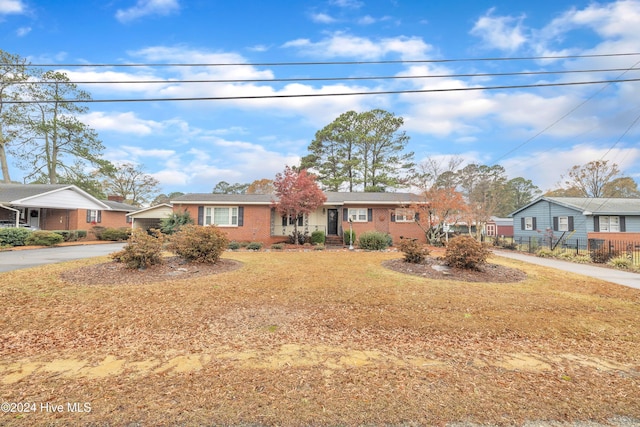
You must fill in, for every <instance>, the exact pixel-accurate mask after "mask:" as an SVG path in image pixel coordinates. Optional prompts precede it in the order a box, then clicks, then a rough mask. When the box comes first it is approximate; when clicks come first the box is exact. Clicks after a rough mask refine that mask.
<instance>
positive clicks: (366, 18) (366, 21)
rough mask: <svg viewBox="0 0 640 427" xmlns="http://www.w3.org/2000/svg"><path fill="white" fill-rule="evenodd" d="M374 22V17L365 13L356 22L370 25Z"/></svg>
mask: <svg viewBox="0 0 640 427" xmlns="http://www.w3.org/2000/svg"><path fill="white" fill-rule="evenodd" d="M375 23H376V19H375V18H374V17H373V16H371V15H365V16H363V17H361V18H359V19H358V24H360V25H371V24H375Z"/></svg>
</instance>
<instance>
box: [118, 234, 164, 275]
mask: <svg viewBox="0 0 640 427" xmlns="http://www.w3.org/2000/svg"><path fill="white" fill-rule="evenodd" d="M163 246H164V236H163V235H162V234H161V233H159V232H157V233H156V234H155V235H150V234H149V233H147V232H146V231H144V230H142V229H135V230H133V232H132V233H131V236H129V240H127V244H126V245H125V247H124V248H123V249H122V250H121V251H118V252H115V253H113V254H111V258H112V259H113V260H114V261H116V262H122V263H124V264H125V265H126V266H127V267H128V268H131V269H136V268H138V269H140V268H148V267H151V266H152V265H156V264H162V250H163Z"/></svg>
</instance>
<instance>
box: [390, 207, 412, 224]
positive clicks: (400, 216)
mask: <svg viewBox="0 0 640 427" xmlns="http://www.w3.org/2000/svg"><path fill="white" fill-rule="evenodd" d="M415 215H416V213H415V211H414V210H413V209H401V208H398V209H396V212H395V216H396V222H413V221H414V219H415Z"/></svg>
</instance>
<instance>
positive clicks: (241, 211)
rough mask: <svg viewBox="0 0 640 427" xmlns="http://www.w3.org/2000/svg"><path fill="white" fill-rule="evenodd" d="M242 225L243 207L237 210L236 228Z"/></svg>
mask: <svg viewBox="0 0 640 427" xmlns="http://www.w3.org/2000/svg"><path fill="white" fill-rule="evenodd" d="M243 225H244V206H240V207H239V208H238V227H242V226H243Z"/></svg>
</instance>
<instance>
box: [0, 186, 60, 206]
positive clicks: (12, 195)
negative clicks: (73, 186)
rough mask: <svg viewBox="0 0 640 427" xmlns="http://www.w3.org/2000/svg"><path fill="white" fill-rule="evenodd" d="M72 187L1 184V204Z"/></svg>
mask: <svg viewBox="0 0 640 427" xmlns="http://www.w3.org/2000/svg"><path fill="white" fill-rule="evenodd" d="M66 187H70V185H67V184H28V185H27V184H0V203H9V202H11V201H13V200H20V199H24V198H26V197H33V196H37V195H38V194H43V193H48V192H49V191H54V190H59V189H61V188H66Z"/></svg>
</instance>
